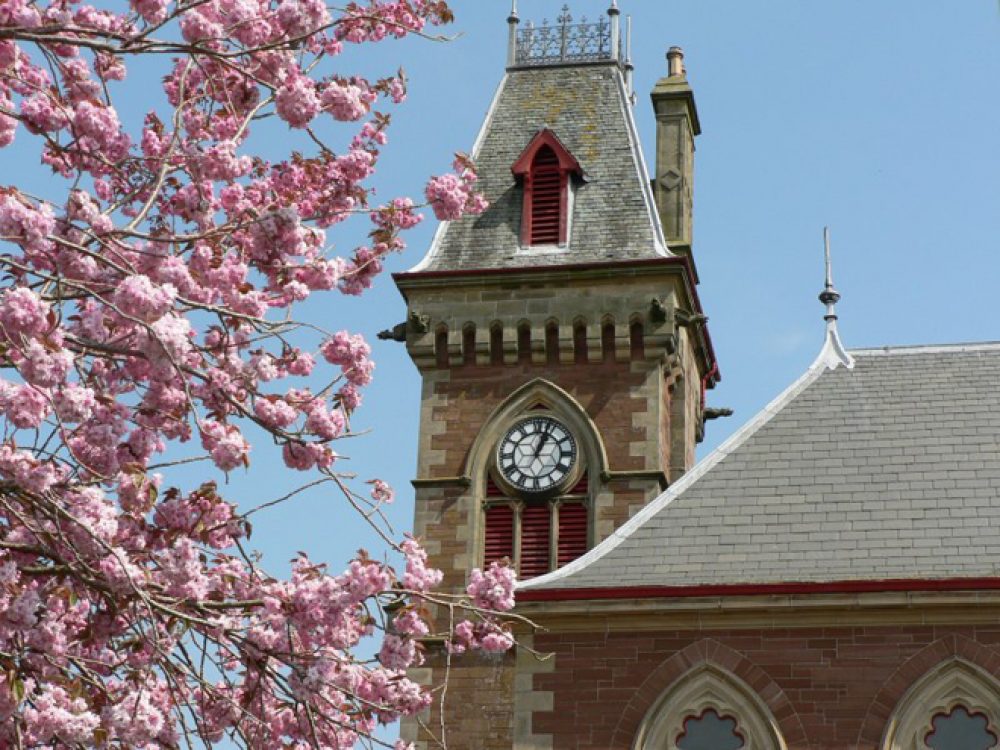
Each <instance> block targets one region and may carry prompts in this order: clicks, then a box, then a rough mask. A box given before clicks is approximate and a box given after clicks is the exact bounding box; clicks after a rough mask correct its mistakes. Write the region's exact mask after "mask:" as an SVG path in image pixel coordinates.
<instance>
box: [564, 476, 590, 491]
mask: <svg viewBox="0 0 1000 750" xmlns="http://www.w3.org/2000/svg"><path fill="white" fill-rule="evenodd" d="M566 494H567V495H586V494H587V475H586V474H584V475H583V476H582V477H580V481H579V482H577V483H576V484H574V485H573V489H571V490H570V491H569V492H567V493H566Z"/></svg>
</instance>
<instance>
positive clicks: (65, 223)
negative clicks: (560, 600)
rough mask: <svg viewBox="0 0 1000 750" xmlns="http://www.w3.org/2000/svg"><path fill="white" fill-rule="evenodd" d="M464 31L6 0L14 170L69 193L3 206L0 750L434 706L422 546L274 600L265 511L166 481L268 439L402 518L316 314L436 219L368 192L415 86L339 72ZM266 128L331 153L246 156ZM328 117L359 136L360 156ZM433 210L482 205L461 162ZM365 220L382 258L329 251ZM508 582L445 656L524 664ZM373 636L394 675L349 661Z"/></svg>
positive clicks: (358, 725)
mask: <svg viewBox="0 0 1000 750" xmlns="http://www.w3.org/2000/svg"><path fill="white" fill-rule="evenodd" d="M450 18H451V13H450V10H449V9H448V7H447V4H446V3H445V2H443V0H372V2H368V3H364V4H361V5H359V4H356V3H347V4H346V5H345V7H343V8H340V9H335V8H333V7H331V6H328V5H327V4H326V3H324V2H322V0H204V1H199V2H194V3H175V2H172V0H130V2H129V3H128V7H127V9H124V10H122V9H117V10H107V9H104V8H101V7H97V6H95V5H92V4H90V3H88V2H86V0H4V2H2V3H0V32H2V33H0V148H5V147H10V146H11V145H12V144H16V148H18V149H19V150H20V151H21V152H24V153H28V152H30V150H31V149H32V148H33V147H37V153H38V155H39V159H40V161H41V163H42V164H43V165H44V166H45V167H46V169H47V170H48V171H51V172H52V173H53V174H54V178H53V180H52V184H55V185H57V186H61V187H63V188H64V190H63V191H62V192H61V193H59V194H58V196H57V197H55V198H51V197H50V198H40V197H37V196H35V195H29V194H28V193H27V192H26V191H22V190H19V189H18V187H17V186H16V185H9V184H0V244H2V245H3V250H2V252H0V266H2V270H3V272H4V273H3V279H4V280H3V282H2V283H0V361H2V362H0V363H2V365H3V367H4V370H5V377H4V378H2V379H0V416H2V419H3V434H2V435H0V653H2V654H3V655H4V657H3V664H4V669H2V670H0V719H2V721H0V746H3V747H7V746H20V747H55V746H68V745H73V746H87V747H91V746H93V747H176V746H179V745H181V744H185V743H188V744H190V743H191V742H192V741H195V742H196V743H198V744H204V745H212V744H215V743H219V742H222V741H223V740H227V741H228V740H236V741H238V742H241V743H242V744H244V745H246V746H250V747H254V748H267V749H270V748H284V747H306V746H309V747H322V748H330V749H334V748H349V747H353V746H355V743H356V742H357V741H358V740H359V738H361V737H365V736H370V735H371V734H372V733H373V732H374V731H375V730H376V727H377V725H378V724H380V723H385V722H391V721H394V720H395V719H397V718H399V717H400V716H405V715H412V714H415V713H417V712H419V711H421V710H423V709H425V708H426V707H427V705H428V703H429V701H430V700H431V697H430V693H429V692H428V691H427V690H426V689H424V688H423V687H421V686H419V685H417V684H415V683H414V682H412V681H411V680H409V679H407V677H406V674H405V672H406V670H407V669H408V668H409V667H411V666H413V665H415V664H418V663H420V661H421V659H422V655H421V647H420V640H421V639H422V638H424V637H426V636H428V635H429V634H430V633H431V628H432V623H431V622H430V618H429V616H428V615H427V609H426V607H424V606H422V603H423V602H424V601H425V600H426V599H429V598H432V597H433V596H434V595H435V589H436V587H438V586H439V585H440V583H441V573H440V571H437V570H435V569H434V568H433V566H432V565H431V564H430V563H429V561H428V558H427V555H426V553H425V552H424V550H423V549H422V548H421V546H420V545H419V543H418V542H417V541H416V540H413V539H409V538H406V539H402V540H399V541H398V542H397V543H396V548H397V551H398V552H399V553H400V554H401V555H402V558H403V560H404V569H403V570H402V571H397V570H396V569H395V568H394V567H393V566H392V565H390V564H389V563H387V562H384V561H375V560H373V559H370V558H369V557H368V556H367V555H365V554H363V553H359V554H358V555H357V557H355V559H353V560H352V561H350V562H349V563H348V564H347V567H346V569H345V570H344V572H342V573H341V574H339V575H332V574H330V573H329V572H328V571H327V570H326V569H325V568H324V567H323V566H320V565H316V564H314V563H312V562H311V561H310V560H309V559H308V558H306V557H305V556H303V557H300V558H299V559H298V560H297V561H296V562H295V564H294V567H293V570H292V574H291V577H290V578H289V579H288V580H280V579H278V578H275V577H273V576H270V575H268V573H267V572H266V571H265V570H264V569H263V568H262V567H261V566H260V564H259V562H258V561H257V560H256V558H255V557H253V556H252V555H249V554H244V552H243V550H244V545H245V544H246V542H247V539H248V537H249V534H250V523H249V521H248V515H247V514H245V513H241V511H240V509H239V507H238V506H237V505H236V504H235V503H232V502H230V501H228V500H226V499H225V498H224V497H223V496H222V495H221V494H220V492H219V489H218V487H217V485H216V484H215V483H214V482H212V481H206V482H205V483H204V484H202V485H201V486H199V487H197V488H195V489H193V490H191V489H184V488H181V487H175V486H170V482H169V481H168V478H167V476H165V475H163V474H161V473H159V471H158V470H157V467H158V466H159V465H161V464H168V463H169V461H170V460H171V459H172V458H173V456H174V455H176V454H174V453H171V451H176V449H177V447H178V446H179V445H181V444H184V448H185V452H186V453H187V454H190V453H191V452H194V453H196V454H197V455H196V456H195V458H194V459H193V460H198V461H202V460H203V461H204V462H205V463H203V464H200V465H202V466H206V467H208V466H214V470H215V471H217V472H222V473H225V472H233V471H240V470H243V469H245V468H247V467H250V466H251V465H252V459H253V457H254V455H255V453H254V451H253V450H251V444H250V436H251V435H252V434H253V433H252V432H251V429H252V430H261V429H262V430H264V431H265V433H266V435H267V437H268V438H269V441H268V442H270V441H273V442H274V443H275V444H276V446H277V448H278V450H280V452H281V455H282V456H283V459H284V462H285V464H286V465H287V466H288V467H289V468H290V469H292V470H295V471H300V472H313V475H312V476H309V477H307V478H306V480H305V481H311V480H315V481H324V482H330V483H331V484H332V485H340V486H343V487H344V490H345V493H346V494H347V496H348V497H349V498H350V499H351V501H352V502H365V503H369V504H370V506H371V507H373V508H378V506H380V505H381V504H383V503H388V502H391V501H392V499H393V491H392V489H391V488H390V487H389V486H388V485H387V484H386V483H385V482H383V481H381V480H377V479H376V480H372V481H371V482H370V483H369V484H370V490H369V491H368V494H367V495H362V494H356V493H354V492H353V491H352V490H351V489H350V488H348V487H346V486H345V485H344V482H345V479H344V477H343V476H341V475H339V474H338V473H337V471H336V470H337V466H338V456H337V452H336V450H335V449H334V445H335V442H336V441H337V440H339V439H341V438H343V437H345V436H347V435H350V434H351V419H352V416H353V413H354V412H355V410H357V409H358V408H359V406H360V404H361V400H362V392H363V389H364V387H365V386H367V385H368V384H369V383H370V382H371V380H372V377H373V371H374V364H373V362H372V360H371V350H370V347H369V346H368V344H367V343H366V342H365V341H364V339H363V338H362V337H361V336H359V335H358V334H355V333H352V332H349V331H339V332H337V333H333V334H319V335H318V336H315V335H314V336H312V338H310V334H311V333H314V332H315V329H314V328H312V327H308V326H303V325H300V324H298V323H295V322H294V318H293V317H292V312H293V310H294V309H295V307H296V305H297V304H298V303H301V302H302V301H304V300H306V299H308V298H309V297H311V296H312V295H314V294H317V293H321V292H327V293H330V292H337V293H341V294H348V295H355V294H359V293H361V292H363V291H364V290H366V289H367V288H369V287H370V286H371V284H372V283H373V280H374V279H375V278H376V277H377V275H378V274H379V273H380V272H381V271H382V269H383V263H384V259H385V257H386V256H387V255H388V254H390V253H393V252H398V251H399V250H401V249H402V248H403V247H404V241H403V239H402V236H401V234H402V233H404V232H405V231H406V230H408V229H411V228H412V227H414V226H416V225H417V224H418V223H419V222H420V221H421V219H422V216H421V214H420V213H419V210H418V209H419V207H418V206H416V205H415V204H414V203H413V201H411V200H409V199H407V198H395V199H390V200H388V201H386V202H380V203H375V201H374V199H373V192H372V188H371V186H370V180H371V177H372V175H373V174H374V173H375V170H376V168H377V166H378V163H379V159H380V156H381V152H382V150H383V148H384V147H385V145H386V144H387V143H388V124H389V117H388V115H387V114H386V112H385V111H384V110H385V108H387V107H391V106H395V105H398V104H400V103H401V102H403V101H404V100H405V98H406V80H405V77H404V76H403V74H402V73H401V72H397V73H396V74H394V75H390V76H386V77H383V78H366V77H364V76H362V75H345V74H342V73H340V72H336V73H328V74H327V73H322V74H321V73H320V72H319V71H329V70H332V69H333V68H336V67H337V66H338V64H341V63H343V60H344V58H343V57H342V53H343V51H344V48H345V46H347V45H357V44H362V43H376V42H380V41H382V40H386V39H395V38H400V37H403V36H406V35H408V34H411V33H415V32H424V31H425V29H426V27H427V25H428V24H430V25H435V24H439V23H444V22H447V21H449V20H450ZM143 57H146V58H148V60H147V62H146V63H144V64H142V65H134V66H133V65H132V64H131V63H132V62H133V61H135V60H137V59H141V58H143ZM161 61H162V64H164V65H165V66H166V68H165V69H164V70H162V71H157V76H158V77H157V78H155V79H154V80H160V81H161V82H162V83H161V88H162V96H161V97H160V98H159V99H157V97H156V89H155V88H154V87H153V86H146V89H145V90H144V91H143V100H144V101H148V102H150V105H149V106H151V107H152V108H151V109H150V110H149V111H148V112H147V113H146V115H145V117H143V118H140V119H141V126H140V127H139V128H137V129H136V131H135V132H130V131H129V130H128V128H127V127H126V125H127V123H128V122H129V121H130V120H131V119H132V118H131V114H132V113H125V112H120V111H119V109H118V108H117V106H116V103H115V98H114V97H115V96H120V97H122V98H124V96H125V95H123V94H122V89H121V86H124V85H126V84H125V83H123V82H126V81H127V80H128V76H129V75H137V74H138V75H140V76H141V75H147V74H148V73H149V72H150V71H151V70H153V69H154V67H155V65H156V64H158V63H160V62H161ZM128 85H145V84H144V83H140V84H132V83H129V84H128ZM270 115H274V116H275V117H276V119H274V118H272V122H278V123H280V124H281V126H282V127H285V128H287V129H288V131H289V132H290V133H292V134H293V136H294V134H296V133H298V134H300V135H301V136H302V139H303V141H304V142H307V143H311V144H315V145H316V148H315V149H314V150H313V152H312V153H311V154H310V153H306V152H304V151H296V152H292V153H290V154H289V155H288V156H287V157H286V158H284V159H282V160H278V161H273V162H271V161H267V160H266V159H264V158H263V157H262V156H260V155H259V154H256V153H254V150H253V148H254V141H253V140H252V138H251V136H252V134H253V133H254V131H255V130H256V128H257V127H258V122H259V121H261V120H262V119H264V118H266V117H268V116H270ZM333 122H337V123H343V125H342V128H350V129H351V131H352V135H351V136H350V137H348V139H347V140H346V142H345V143H344V144H343V145H342V146H340V147H338V146H336V145H335V144H329V143H326V142H324V140H323V139H324V137H325V134H326V133H327V131H328V130H330V129H329V128H323V127H321V126H323V125H326V124H328V123H333ZM0 179H3V180H6V179H11V175H9V174H7V173H5V174H4V175H3V176H2V177H0ZM426 195H427V198H428V201H429V203H430V205H431V206H432V207H433V210H434V212H435V214H436V215H438V216H447V218H451V219H454V218H457V217H458V216H460V215H462V214H463V213H475V212H478V211H481V210H482V209H483V207H484V203H483V201H482V198H481V197H479V196H478V195H477V194H476V193H475V172H474V169H473V167H472V165H471V164H470V163H469V162H468V161H467V160H465V159H464V158H462V159H460V160H459V161H458V162H456V164H455V166H454V174H448V175H443V176H440V177H435V178H433V179H432V180H431V182H430V183H429V184H428V187H427V190H426ZM356 215H357V216H361V217H362V220H364V219H363V217H366V216H367V218H368V219H369V220H370V222H371V231H370V232H369V236H370V240H369V241H368V243H367V244H365V245H362V246H359V247H356V248H354V249H353V250H347V251H339V250H338V251H336V252H335V251H334V249H333V248H334V247H335V246H334V245H333V242H332V240H331V238H330V237H329V236H328V235H329V233H330V232H331V231H332V230H333V229H334V228H335V227H336V226H337V225H339V224H341V223H342V222H344V221H346V220H347V219H348V218H350V217H352V216H356ZM325 370H328V372H325ZM318 382H321V383H322V384H321V385H319V386H317V383H318ZM255 448H256V449H257V450H262V449H265V450H266V447H263V446H255ZM209 462H210V463H209ZM206 472H209V473H211V470H210V469H208V468H206ZM512 580H513V579H512V577H511V574H510V572H509V571H507V570H506V569H499V568H491V569H490V570H488V571H486V572H485V573H482V574H479V573H477V574H475V577H474V579H473V583H474V588H470V590H469V592H467V594H466V596H465V597H464V598H463V601H464V602H465V605H464V606H467V608H468V609H469V610H470V611H476V610H477V609H478V610H482V612H481V613H480V614H478V615H476V625H475V626H470V627H471V629H470V628H467V627H466V626H465V625H460V626H459V629H458V631H456V633H454V634H449V635H450V636H451V639H452V643H453V644H454V645H453V648H455V649H460V648H482V649H485V650H497V649H499V648H500V647H501V646H502V645H503V644H504V643H506V644H507V645H508V646H509V643H510V640H509V635H508V634H507V632H506V631H505V630H504V628H503V626H502V625H500V624H499V622H498V619H497V613H498V612H502V611H504V610H507V609H509V608H510V607H511V606H512V604H513V602H512V600H511V598H510V596H509V593H510V592H509V584H511V582H512ZM471 585H472V584H470V586H471ZM388 604H393V605H394V608H389V609H384V607H385V606H386V605H388ZM387 611H390V612H392V614H391V615H388V614H385V612H387ZM369 637H371V638H376V639H380V641H379V644H378V645H379V646H380V650H379V659H378V661H377V662H368V661H365V660H363V659H360V658H358V657H356V656H355V654H354V649H355V648H356V647H357V646H358V644H359V642H360V641H361V640H362V639H364V638H369ZM399 746H400V747H403V745H402V744H400V745H399Z"/></svg>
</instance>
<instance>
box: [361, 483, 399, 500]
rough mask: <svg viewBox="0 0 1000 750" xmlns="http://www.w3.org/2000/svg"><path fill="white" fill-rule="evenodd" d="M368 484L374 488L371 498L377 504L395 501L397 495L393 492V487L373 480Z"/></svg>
mask: <svg viewBox="0 0 1000 750" xmlns="http://www.w3.org/2000/svg"><path fill="white" fill-rule="evenodd" d="M368 484H370V485H371V486H372V489H371V498H372V500H374V501H375V502H376V503H391V502H392V501H393V500H394V499H395V497H396V493H395V492H393V490H392V487H390V486H389V485H388V484H386V483H385V482H383V481H382V480H381V479H373V480H371V481H370V482H369V483H368Z"/></svg>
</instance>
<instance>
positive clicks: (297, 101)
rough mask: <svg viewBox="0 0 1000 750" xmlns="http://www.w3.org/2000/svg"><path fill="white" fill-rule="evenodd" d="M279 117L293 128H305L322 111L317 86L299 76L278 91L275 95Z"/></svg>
mask: <svg viewBox="0 0 1000 750" xmlns="http://www.w3.org/2000/svg"><path fill="white" fill-rule="evenodd" d="M275 108H276V110H277V112H278V117H280V118H281V119H282V120H284V121H285V122H287V123H288V124H289V125H291V126H292V127H293V128H304V127H306V126H308V125H309V123H310V122H312V120H313V118H314V117H316V115H317V113H318V112H319V109H320V100H319V97H318V96H316V85H315V84H314V83H313V82H312V81H311V80H309V79H308V78H306V77H305V76H297V77H295V78H293V79H292V80H291V81H289V82H288V83H287V84H285V85H284V86H282V87H281V88H280V89H278V93H277V94H276V95H275Z"/></svg>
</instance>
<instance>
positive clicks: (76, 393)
mask: <svg viewBox="0 0 1000 750" xmlns="http://www.w3.org/2000/svg"><path fill="white" fill-rule="evenodd" d="M53 401H54V403H55V411H56V414H57V415H58V417H59V419H60V420H62V421H63V422H66V423H76V422H83V421H84V420H86V419H88V418H89V417H90V415H91V414H92V413H93V410H94V406H95V405H96V401H95V399H94V390H93V389H92V388H87V387H86V386H82V385H80V384H78V383H68V384H66V385H64V386H63V387H62V388H60V389H59V390H58V391H56V393H55V394H54V396H53Z"/></svg>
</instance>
